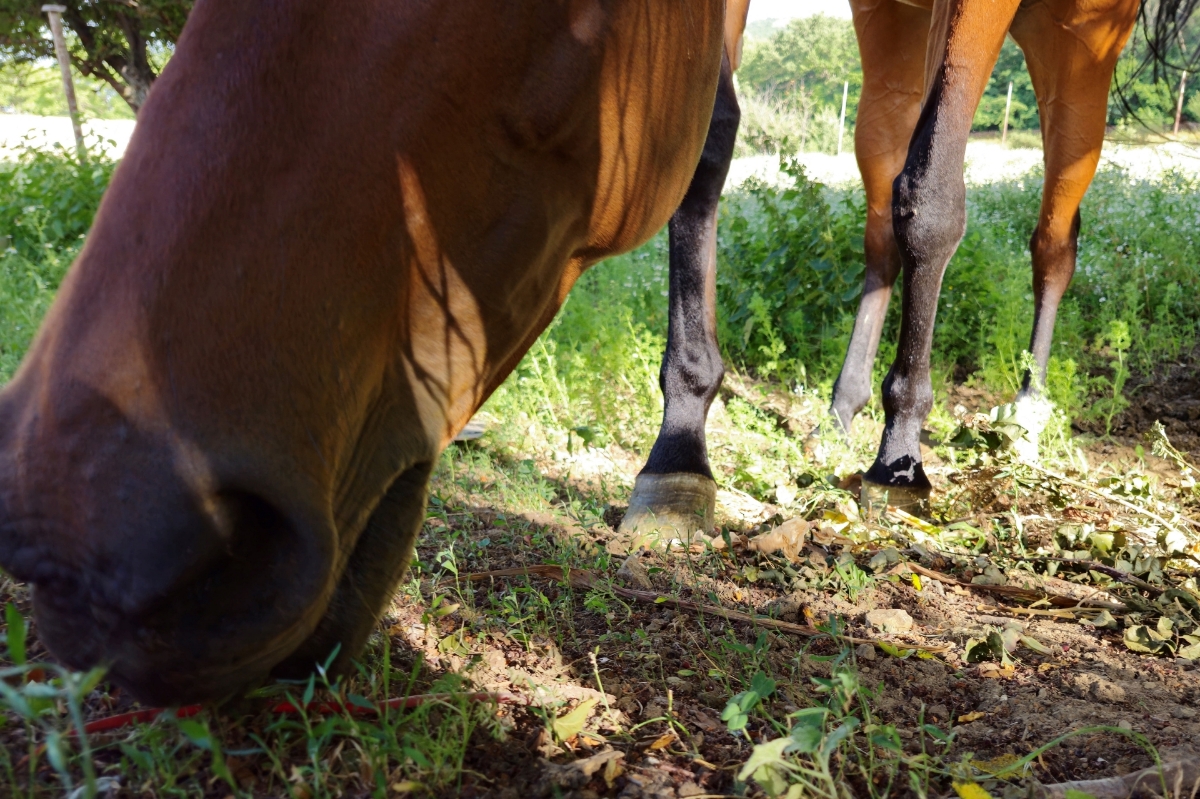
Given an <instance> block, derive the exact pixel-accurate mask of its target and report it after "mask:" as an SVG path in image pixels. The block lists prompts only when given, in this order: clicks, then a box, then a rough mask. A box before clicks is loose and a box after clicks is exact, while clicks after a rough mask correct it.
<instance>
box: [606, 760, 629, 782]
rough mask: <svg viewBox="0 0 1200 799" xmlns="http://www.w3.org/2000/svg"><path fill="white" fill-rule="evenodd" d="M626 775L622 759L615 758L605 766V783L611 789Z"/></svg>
mask: <svg viewBox="0 0 1200 799" xmlns="http://www.w3.org/2000/svg"><path fill="white" fill-rule="evenodd" d="M624 773H625V767H624V766H622V765H621V759H620V758H613V759H612V760H610V761H608V762H607V763H605V764H604V782H605V784H606V785H608V787H609V788H612V787H613V781H615V780H616V779H617V777H620V776H621V775H622V774H624Z"/></svg>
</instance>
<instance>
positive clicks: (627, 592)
mask: <svg viewBox="0 0 1200 799" xmlns="http://www.w3.org/2000/svg"><path fill="white" fill-rule="evenodd" d="M526 576H527V577H545V578H548V579H551V580H560V581H564V582H568V583H570V584H571V585H572V586H573V587H575V588H582V589H592V588H597V587H599V584H600V580H599V579H598V578H597V577H596V575H594V574H592V573H591V572H589V571H587V570H585V569H564V568H563V567H561V566H551V565H541V566H523V567H518V568H515V569H497V570H496V571H490V572H476V573H474V574H465V575H462V576H461V577H459V578H457V579H459V580H469V581H471V582H479V581H481V580H492V579H496V578H501V577H526ZM455 579H456V578H449V579H446V580H442V581H441V582H440V583H438V585H453V584H454V582H455ZM947 579H949V578H947ZM607 588H608V589H609V590H611V591H612V592H613V593H614V594H616V595H617V596H620V597H625V598H626V599H633V600H636V601H638V602H648V603H650V604H654V605H665V606H666V607H669V608H677V609H679V610H686V611H690V612H692V613H703V614H708V615H710V616H719V617H720V618H722V619H727V620H729V621H741V622H746V623H747V624H756V625H758V626H760V627H769V628H771V629H774V630H779V631H780V632H785V633H791V634H792V635H800V636H804V637H806V638H816V637H818V636H829V637H830V638H836V639H838V640H842V641H849V642H850V643H852V644H871V645H872V646H881V645H887V646H890V647H900V648H903V649H920V650H924V651H926V652H933V653H941V652H947V651H949V650H950V648H951V647H950V646H928V645H925V644H905V643H901V644H894V643H891V642H888V641H880V640H878V639H875V638H855V637H853V636H850V635H833V634H831V633H828V632H825V631H823V630H819V629H817V628H816V627H811V626H809V625H807V624H792V623H791V622H787V621H779V620H778V619H772V618H771V617H770V616H759V615H757V614H752V613H742V612H740V611H736V610H726V609H725V608H720V607H717V606H715V605H701V604H699V603H697V602H688V601H687V600H686V599H675V598H673V597H669V596H665V595H663V594H658V593H655V592H654V591H638V590H635V589H633V588H622V587H621V586H618V585H613V586H607Z"/></svg>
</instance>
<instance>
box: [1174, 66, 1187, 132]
mask: <svg viewBox="0 0 1200 799" xmlns="http://www.w3.org/2000/svg"><path fill="white" fill-rule="evenodd" d="M1186 87H1187V70H1186V69H1185V70H1184V71H1183V77H1181V78H1180V79H1179V100H1178V101H1176V103H1175V131H1174V134H1175V135H1176V136H1178V135H1179V121H1180V120H1181V119H1183V90H1184V89H1185V88H1186Z"/></svg>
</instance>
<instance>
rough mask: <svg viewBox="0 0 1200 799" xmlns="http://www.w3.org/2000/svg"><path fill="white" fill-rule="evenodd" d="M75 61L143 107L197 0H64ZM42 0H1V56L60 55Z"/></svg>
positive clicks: (39, 57)
mask: <svg viewBox="0 0 1200 799" xmlns="http://www.w3.org/2000/svg"><path fill="white" fill-rule="evenodd" d="M61 4H62V5H65V6H66V7H67V10H66V12H65V13H64V14H63V23H64V26H65V27H66V29H67V47H68V49H69V50H70V52H71V61H72V62H73V64H74V65H75V67H76V69H78V70H79V71H80V72H82V73H83V74H84V75H89V76H93V75H94V76H95V77H97V78H100V79H101V80H103V81H105V82H106V83H108V84H109V85H110V86H112V88H113V89H114V90H116V92H117V93H118V94H120V95H121V97H122V98H124V100H125V102H127V103H129V106H130V107H131V108H132V109H133V110H134V111H137V109H139V108H140V107H141V106H142V103H143V102H145V100H146V95H147V94H148V93H149V91H150V87H151V85H152V84H153V83H154V80H155V78H157V77H158V73H159V71H160V70H161V68H162V64H163V63H164V62H165V60H166V58H167V57H168V56H169V54H170V50H171V48H173V47H174V45H175V41H176V39H178V38H179V34H180V32H181V31H182V30H183V23H184V22H185V21H186V20H187V16H188V13H189V12H190V11H191V10H192V0H139V2H136V3H135V2H118V1H110V0H62V2H61ZM41 9H42V2H41V0H36V2H28V0H0V61H18V62H29V61H39V60H43V59H51V58H53V57H54V44H53V42H52V41H51V39H50V37H49V35H48V26H47V23H46V15H45V14H43V13H42V10H41Z"/></svg>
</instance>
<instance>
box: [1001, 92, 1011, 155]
mask: <svg viewBox="0 0 1200 799" xmlns="http://www.w3.org/2000/svg"><path fill="white" fill-rule="evenodd" d="M1010 108H1012V81H1011V80H1010V81H1009V82H1008V100H1007V101H1005V103H1004V126H1003V127H1001V128H1000V146H1001V147H1003V146H1004V145H1005V144H1006V143H1007V142H1008V109H1010Z"/></svg>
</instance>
